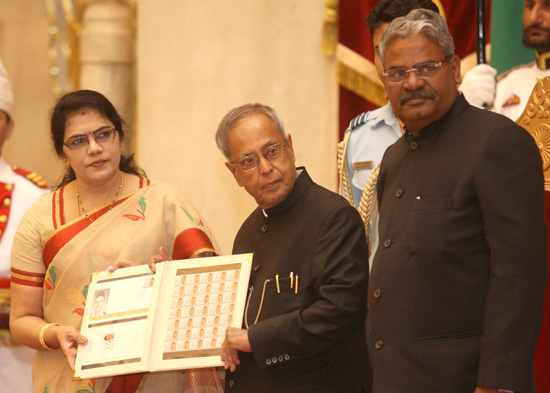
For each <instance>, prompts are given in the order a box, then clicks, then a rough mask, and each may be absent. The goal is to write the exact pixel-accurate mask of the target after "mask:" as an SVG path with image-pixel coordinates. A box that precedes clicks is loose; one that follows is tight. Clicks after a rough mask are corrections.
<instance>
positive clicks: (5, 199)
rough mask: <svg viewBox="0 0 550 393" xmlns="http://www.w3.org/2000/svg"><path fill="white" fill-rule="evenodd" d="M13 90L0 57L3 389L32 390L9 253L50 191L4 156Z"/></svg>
mask: <svg viewBox="0 0 550 393" xmlns="http://www.w3.org/2000/svg"><path fill="white" fill-rule="evenodd" d="M12 107H13V92H12V88H11V84H10V81H9V79H8V76H7V73H6V69H5V68H4V64H3V63H2V61H1V60H0V392H10V393H30V392H32V377H31V366H32V359H33V357H34V353H35V351H34V350H32V349H30V348H27V347H21V346H18V345H17V344H16V343H15V341H13V339H12V337H11V334H10V332H9V323H8V321H9V300H10V297H9V288H10V269H11V263H10V255H11V244H12V242H13V236H14V234H15V230H16V229H17V226H18V224H19V221H20V220H21V217H22V216H23V213H24V212H25V211H26V210H27V208H28V207H29V206H30V205H31V204H32V203H33V202H34V201H36V200H37V199H38V198H40V197H42V196H44V195H46V194H48V193H49V192H50V191H49V190H48V187H47V185H46V183H45V182H44V180H43V179H42V178H41V177H40V176H38V175H37V174H36V173H31V172H28V171H25V170H23V169H21V168H18V167H15V166H11V165H9V164H8V163H7V162H6V161H5V160H4V158H3V157H2V155H1V151H2V146H3V145H4V142H5V141H6V140H7V139H8V138H9V137H10V136H11V134H12V133H13V128H14V121H13V119H12V118H11V111H12Z"/></svg>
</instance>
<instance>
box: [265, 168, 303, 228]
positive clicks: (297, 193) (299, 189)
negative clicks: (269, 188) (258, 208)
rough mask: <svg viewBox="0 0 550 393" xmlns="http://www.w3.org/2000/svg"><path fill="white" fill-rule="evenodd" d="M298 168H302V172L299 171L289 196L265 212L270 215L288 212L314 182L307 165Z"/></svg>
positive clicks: (298, 169)
mask: <svg viewBox="0 0 550 393" xmlns="http://www.w3.org/2000/svg"><path fill="white" fill-rule="evenodd" d="M296 170H297V171H300V170H301V173H298V176H297V177H296V181H295V182H294V187H293V188H292V191H291V192H290V194H289V195H288V197H287V198H286V199H285V200H284V201H282V202H281V203H279V204H278V205H277V206H275V207H272V208H270V209H266V210H265V213H266V214H267V216H268V217H272V216H276V215H279V214H282V213H284V212H286V211H287V210H288V209H290V208H291V207H292V206H294V205H295V204H296V203H297V202H298V200H299V199H300V198H301V197H302V195H303V194H304V193H305V192H306V191H307V189H308V188H309V187H310V186H311V185H312V184H313V180H311V177H309V174H308V173H307V171H306V168H305V167H298V168H296Z"/></svg>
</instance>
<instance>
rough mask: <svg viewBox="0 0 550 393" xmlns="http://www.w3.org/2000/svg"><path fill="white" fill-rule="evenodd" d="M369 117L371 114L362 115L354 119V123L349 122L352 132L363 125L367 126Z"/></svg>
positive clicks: (364, 113)
mask: <svg viewBox="0 0 550 393" xmlns="http://www.w3.org/2000/svg"><path fill="white" fill-rule="evenodd" d="M368 116H369V112H363V113H361V114H360V115H359V116H357V117H356V118H354V119H353V120H352V121H350V122H349V127H348V129H349V130H350V131H353V130H354V129H356V128H357V127H359V126H362V125H363V124H365V123H366V122H367V118H368Z"/></svg>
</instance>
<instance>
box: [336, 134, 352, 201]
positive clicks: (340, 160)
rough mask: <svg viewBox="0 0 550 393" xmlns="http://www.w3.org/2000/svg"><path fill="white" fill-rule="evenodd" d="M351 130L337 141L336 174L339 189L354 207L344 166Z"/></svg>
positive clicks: (346, 169) (346, 170)
mask: <svg viewBox="0 0 550 393" xmlns="http://www.w3.org/2000/svg"><path fill="white" fill-rule="evenodd" d="M350 134H351V132H349V131H348V132H346V134H345V135H344V140H343V141H342V142H340V143H338V155H337V165H338V174H339V175H340V191H341V194H342V195H344V198H346V199H347V200H348V202H349V203H350V205H351V206H353V207H355V200H354V199H353V192H352V191H351V183H350V180H349V174H348V168H347V166H346V160H345V159H346V150H347V148H348V141H349V135H350Z"/></svg>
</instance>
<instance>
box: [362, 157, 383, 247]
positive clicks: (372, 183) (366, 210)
mask: <svg viewBox="0 0 550 393" xmlns="http://www.w3.org/2000/svg"><path fill="white" fill-rule="evenodd" d="M380 164H381V163H380V162H379V163H378V164H376V166H375V167H374V168H372V171H371V172H370V175H369V178H368V179H367V184H365V189H364V190H363V195H362V196H361V201H360V202H359V208H358V209H357V210H359V214H360V215H361V218H362V219H363V224H364V225H365V232H367V229H368V227H369V223H370V221H371V218H372V216H373V214H372V212H373V211H374V210H375V209H376V207H377V205H378V203H373V200H374V195H375V194H374V190H375V189H376V183H377V182H378V175H379V174H380ZM372 232H373V227H371V234H370V235H371V237H372ZM369 240H370V239H369ZM369 245H370V241H369Z"/></svg>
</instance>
